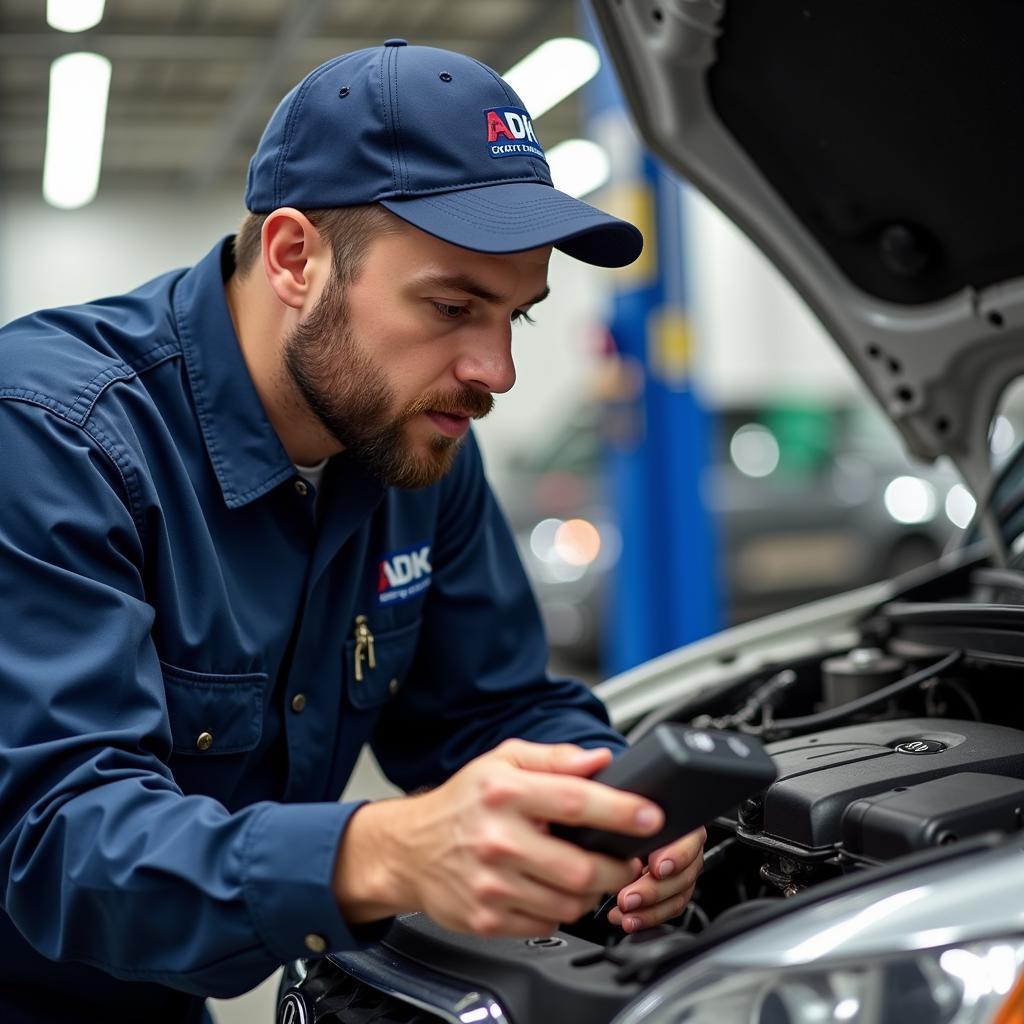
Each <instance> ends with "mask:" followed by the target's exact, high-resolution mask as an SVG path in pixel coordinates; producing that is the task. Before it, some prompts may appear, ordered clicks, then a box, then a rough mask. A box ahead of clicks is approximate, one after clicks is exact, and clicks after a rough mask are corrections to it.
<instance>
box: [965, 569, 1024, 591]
mask: <svg viewBox="0 0 1024 1024" xmlns="http://www.w3.org/2000/svg"><path fill="white" fill-rule="evenodd" d="M971 583H973V584H975V585H979V586H983V587H995V588H997V589H1001V590H1021V591H1024V572H1020V571H1019V570H1017V569H995V568H988V567H984V566H983V567H982V568H980V569H975V570H974V572H972V573H971Z"/></svg>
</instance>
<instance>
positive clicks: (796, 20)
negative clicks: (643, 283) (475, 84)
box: [592, 0, 1024, 499]
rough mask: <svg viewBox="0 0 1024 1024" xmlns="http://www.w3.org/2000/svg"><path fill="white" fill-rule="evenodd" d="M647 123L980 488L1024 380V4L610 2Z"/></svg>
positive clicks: (610, 17)
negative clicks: (1001, 408) (1002, 410)
mask: <svg viewBox="0 0 1024 1024" xmlns="http://www.w3.org/2000/svg"><path fill="white" fill-rule="evenodd" d="M592 5H593V8H594V11H595V14H596V17H597V21H598V24H599V26H600V29H601V31H602V35H603V37H604V41H605V43H606V46H607V49H608V52H609V54H610V56H611V58H612V60H613V62H614V64H615V66H616V70H617V72H618V76H619V79H620V81H621V83H622V86H623V88H624V91H625V94H626V97H627V101H628V103H629V105H630V107H631V108H632V112H633V115H634V117H635V118H636V121H637V124H638V126H639V129H640V132H641V134H642V135H643V137H644V139H645V140H646V142H647V143H648V145H649V146H650V147H651V149H652V150H653V151H654V152H655V153H656V154H657V155H658V156H659V157H661V158H662V159H663V160H664V161H665V162H666V163H667V164H668V165H669V166H671V167H672V168H674V169H676V170H677V171H679V172H680V173H681V174H683V175H684V176H685V177H686V178H687V179H688V180H689V181H690V182H692V183H693V184H694V185H695V186H696V187H697V188H698V189H700V190H701V191H702V192H703V193H705V194H706V195H707V196H708V197H709V198H710V199H711V200H712V201H713V202H714V203H715V204H716V205H717V206H718V207H719V208H720V209H721V210H722V211H723V212H724V213H726V214H727V215H728V216H729V217H730V218H732V219H733V220H734V221H735V222H736V223H737V224H738V225H739V226H740V227H741V228H742V229H743V230H744V231H745V232H746V233H747V234H748V235H749V236H750V237H751V238H752V239H753V240H754V242H755V243H756V244H757V245H759V246H760V247H761V249H763V250H764V252H765V253H766V254H767V255H768V257H769V258H770V259H771V260H772V261H773V262H774V263H775V265H776V266H777V267H778V268H779V270H780V271H781V272H782V273H783V274H784V275H785V276H786V277H787V278H788V279H789V280H790V282H792V284H793V285H794V287H795V288H796V289H797V291H798V292H799V293H800V294H801V295H802V296H803V297H804V299H805V300H806V301H807V302H808V304H809V305H810V306H811V308H812V309H813V310H814V311H815V313H816V314H817V315H818V317H819V318H820V319H821V320H822V322H823V323H824V325H825V327H826V328H827V330H828V331H829V332H830V333H831V334H832V336H833V337H834V338H835V340H836V342H837V343H838V344H839V346H840V347H841V348H842V350H843V351H844V352H845V353H846V356H847V358H848V359H849V360H850V362H851V363H852V364H853V366H854V368H855V369H856V371H857V372H858V373H859V374H860V376H861V377H862V378H863V379H864V381H865V382H866V383H867V386H868V387H869V388H870V390H871V391H872V392H873V394H874V395H875V397H876V398H877V399H878V401H879V403H880V404H881V406H882V407H883V408H884V409H885V410H886V411H887V412H888V414H889V416H890V418H891V419H892V420H893V422H894V423H895V424H896V427H897V428H898V430H899V431H900V433H901V434H902V436H903V438H904V439H905V441H906V444H907V446H908V448H909V449H910V451H911V452H913V453H914V454H915V455H917V456H918V457H920V458H923V459H926V460H932V459H934V458H936V457H937V456H939V455H943V454H945V455H949V456H950V457H951V458H952V459H953V461H954V462H955V463H956V465H957V467H958V469H959V470H960V472H961V473H962V474H963V476H964V479H965V481H966V482H967V483H968V485H969V486H970V487H971V488H972V490H974V492H975V494H977V495H978V497H979V499H983V498H984V496H985V493H986V491H987V489H988V486H989V483H990V478H991V475H992V470H991V463H990V454H989V444H988V435H989V426H990V423H991V420H992V417H993V414H994V412H995V409H996V405H997V403H998V401H999V398H1000V396H1001V394H1002V392H1003V390H1004V389H1005V387H1006V386H1007V384H1009V383H1010V382H1011V381H1012V380H1013V379H1014V378H1015V377H1017V376H1019V375H1020V374H1022V373H1024V344H1022V341H1024V173H1022V172H1024V137H1022V133H1021V132H1020V131H1019V129H1018V128H1017V125H1018V123H1019V119H1020V113H1021V111H1022V110H1024V64H1022V62H1021V60H1020V55H1019V49H1020V40H1021V39H1024V5H1020V4H1016V3H1007V2H1006V0H973V2H972V3H970V4H964V3H962V2H960V0H957V2H953V0H904V2H902V3H892V2H891V0H858V2H856V3H852V2H848V0H847V2H837V0H771V2H765V0H592Z"/></svg>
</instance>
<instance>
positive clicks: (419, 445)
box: [284, 220, 551, 488]
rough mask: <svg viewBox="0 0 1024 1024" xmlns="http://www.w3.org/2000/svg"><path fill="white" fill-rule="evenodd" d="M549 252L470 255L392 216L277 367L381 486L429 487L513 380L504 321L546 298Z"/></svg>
mask: <svg viewBox="0 0 1024 1024" xmlns="http://www.w3.org/2000/svg"><path fill="white" fill-rule="evenodd" d="M550 254H551V250H550V247H545V248H543V249H532V250H530V251H528V252H522V253H513V254H511V255H504V256H493V255H485V254H482V253H476V252H470V251H469V250H467V249H460V248H458V247H457V246H454V245H449V244H448V243H447V242H442V241H440V240H438V239H436V238H433V237H432V236H430V235H427V234H425V233H423V232H421V231H419V230H417V229H415V228H412V227H409V226H408V225H405V224H403V223H401V222H400V221H397V220H396V223H395V230H394V231H393V232H389V233H387V234H383V235H379V236H378V237H377V238H376V239H375V240H374V241H373V242H372V243H371V245H370V248H369V251H368V252H367V254H366V258H365V262H364V264H363V266H362V268H361V270H360V271H359V274H358V276H357V278H356V280H355V281H354V282H352V283H351V284H349V285H348V286H346V287H342V285H341V284H340V282H338V281H336V280H335V281H332V282H331V283H330V284H329V285H328V286H327V287H326V288H325V289H324V291H323V293H322V294H321V296H320V298H319V300H318V302H317V304H316V306H315V308H314V309H313V311H312V312H311V313H310V314H309V316H307V317H306V319H305V320H303V321H302V323H300V324H299V325H298V327H297V328H296V329H295V330H294V331H293V332H292V333H291V335H289V337H288V338H287V339H286V340H285V347H284V365H285V368H286V371H287V373H288V374H289V376H290V378H291V381H292V382H293V384H294V385H295V387H296V388H297V389H298V391H299V394H300V395H301V396H302V398H303V399H304V400H305V403H306V405H307V406H308V407H309V409H310V410H311V412H312V414H313V415H314V416H315V417H316V418H317V420H318V421H319V422H320V424H321V425H322V426H323V427H324V428H325V429H326V430H327V431H328V433H330V434H331V435H332V436H333V437H334V438H335V439H336V440H337V441H338V442H339V443H340V444H342V445H344V447H345V448H346V449H347V450H349V451H350V452H352V454H353V455H354V456H355V457H356V458H359V459H360V460H362V461H363V462H364V463H365V464H366V465H367V466H368V468H369V469H370V471H371V472H372V473H373V474H374V475H375V476H376V477H377V478H378V479H379V480H380V481H381V482H382V483H383V484H385V485H387V486H392V487H406V488H411V487H425V486H427V485H428V484H432V483H434V482H436V481H437V480H439V479H440V478H441V477H442V476H444V474H445V473H447V472H448V470H449V469H450V468H451V465H452V463H453V461H454V460H455V456H456V454H457V452H458V449H459V447H460V445H461V444H462V442H463V440H464V439H465V436H466V433H467V431H468V429H469V421H470V420H471V419H478V418H480V417H481V416H486V415H487V413H488V412H490V410H491V407H492V406H493V404H494V400H493V397H492V395H493V394H495V393H501V392H505V391H508V390H509V388H511V387H512V385H513V383H514V382H515V367H514V365H513V361H512V350H511V348H512V324H513V323H514V322H515V321H516V320H518V319H520V318H521V317H522V316H523V315H524V314H525V313H526V312H527V311H528V309H529V308H530V306H531V305H532V304H533V303H535V302H538V301H540V299H542V298H544V296H545V295H546V294H547V286H546V283H545V282H546V279H547V266H548V259H549V257H550Z"/></svg>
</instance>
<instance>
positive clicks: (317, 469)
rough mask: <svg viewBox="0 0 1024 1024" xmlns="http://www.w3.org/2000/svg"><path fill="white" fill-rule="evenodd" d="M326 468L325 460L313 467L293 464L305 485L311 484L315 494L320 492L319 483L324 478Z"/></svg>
mask: <svg viewBox="0 0 1024 1024" xmlns="http://www.w3.org/2000/svg"><path fill="white" fill-rule="evenodd" d="M326 468H327V460H326V459H321V460H320V461H319V462H318V463H317V464H316V465H315V466H300V465H299V464H298V463H297V462H296V463H295V469H296V471H297V472H298V474H299V476H301V477H302V478H303V479H304V480H305V481H306V482H307V483H310V484H312V485H313V486H314V487H315V488H316V490H317V493H319V491H320V482H321V481H322V480H323V478H324V470H325V469H326Z"/></svg>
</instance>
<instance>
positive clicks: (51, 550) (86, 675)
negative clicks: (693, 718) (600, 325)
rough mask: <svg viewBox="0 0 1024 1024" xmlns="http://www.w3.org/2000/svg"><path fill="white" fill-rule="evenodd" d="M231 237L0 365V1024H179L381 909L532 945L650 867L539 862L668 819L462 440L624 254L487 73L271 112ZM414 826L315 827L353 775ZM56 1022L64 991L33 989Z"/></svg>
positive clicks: (2, 355)
mask: <svg viewBox="0 0 1024 1024" xmlns="http://www.w3.org/2000/svg"><path fill="white" fill-rule="evenodd" d="M246 200H247V206H248V208H249V210H250V211H252V215H251V216H250V217H249V218H248V220H247V221H246V222H245V224H243V227H242V230H241V231H240V233H239V236H238V237H237V238H236V239H235V240H234V241H233V242H232V240H230V239H229V240H226V241H225V242H222V243H220V244H219V245H217V246H216V247H215V248H214V250H213V251H212V252H211V253H210V254H209V255H208V256H207V257H206V258H205V259H204V260H203V261H202V262H200V263H199V264H198V265H197V266H196V267H194V268H192V269H191V270H189V271H188V272H174V273H171V274H168V275H166V276H164V277H161V278H158V279H157V280H155V281H153V282H150V283H149V284H146V285H144V286H142V287H141V288H139V289H138V290H137V291H135V292H132V293H130V294H129V295H125V296H120V297H115V298H111V299H106V300H102V301H98V302H94V303H91V304H89V305H85V306H79V307H73V308H68V309H60V310H49V311H43V312H40V313H38V314H35V315H33V316H30V317H26V318H24V319H22V320H20V321H17V322H15V323H14V324H12V325H10V326H9V327H8V328H7V329H6V330H5V331H4V333H3V337H2V339H0V461H2V465H3V470H4V473H5V479H6V481H7V488H6V492H5V495H4V499H3V505H2V514H0V564H2V567H3V568H2V572H0V587H2V590H3V608H4V629H3V632H2V636H0V701H2V707H0V815H2V818H0V837H2V838H0V869H2V879H3V893H4V903H3V906H4V910H5V911H6V916H2V917H0V949H3V951H4V955H3V957H2V958H0V1019H2V1020H4V1021H5V1022H11V1021H17V1020H32V1021H34V1022H40V1021H59V1020H61V1021H62V1020H81V1019H99V1018H100V1017H101V1015H102V1016H103V1019H118V1020H146V1021H150V1022H152V1021H164V1020H166V1021H171V1020H175V1021H184V1020H197V1019H200V1017H201V1015H202V1012H203V1010H202V1001H201V997H203V996H207V995H228V994H235V993H238V992H241V991H244V990H245V989H247V988H249V987H251V986H252V985H253V984H255V983H256V982H258V981H259V980H260V979H261V978H263V977H264V976H265V975H266V974H268V973H269V972H270V971H271V970H273V969H274V967H275V966H276V965H278V964H279V963H281V962H284V961H286V960H289V959H292V958H294V957H297V956H304V955H306V956H308V955H310V954H320V953H323V952H325V951H326V950H329V949H340V948H346V947H348V948H351V947H354V946H357V945H358V944H360V943H361V942H365V941H368V940H371V939H373V938H374V937H375V936H376V935H377V934H379V933H380V932H381V930H382V928H383V927H384V926H386V923H387V920H388V918H389V917H390V916H391V915H393V914H395V913H397V912H400V911H407V910H423V911H426V912H427V913H429V914H430V915H432V916H433V917H434V918H435V919H436V920H437V921H439V922H441V923H442V924H445V925H448V926H450V927H452V928H457V929H461V930H465V931H471V932H476V933H479V934H481V935H524V936H526V935H538V934H544V933H547V932H550V931H551V930H552V929H553V928H554V927H556V926H557V924H558V923H559V922H564V921H570V920H573V919H575V918H576V917H578V916H580V915H581V914H583V913H584V912H586V911H587V910H589V909H592V908H593V906H594V905H595V903H596V902H597V900H598V898H599V896H600V894H602V893H604V892H617V893H618V899H617V907H616V909H615V910H613V911H612V914H611V919H612V921H613V923H615V924H617V925H621V926H622V927H623V928H624V929H625V930H627V931H635V930H638V929H640V928H644V927H648V926H650V925H652V924H654V923H656V922H658V921H661V920H664V919H666V918H667V917H669V916H672V915H674V914H676V913H678V912H679V911H680V910H681V909H682V907H683V906H684V905H685V903H686V901H687V899H688V898H689V895H690V893H691V892H692V889H693V885H694V881H695V879H696V875H697V872H698V871H699V869H700V864H701V854H700V850H701V843H702V840H703V835H702V834H694V835H691V836H688V837H683V838H681V839H680V840H679V841H678V842H675V843H673V844H671V845H670V846H669V847H667V848H665V849H663V850H661V851H658V852H657V853H656V854H654V855H652V857H651V858H650V862H649V864H648V865H647V866H646V867H647V869H648V870H647V871H646V873H644V874H641V868H642V865H640V864H639V862H635V863H633V864H626V863H622V862H619V861H615V860H612V859H610V858H607V857H602V856H598V855H594V854H588V853H586V852H584V851H582V850H580V849H578V848H576V847H574V846H572V845H571V844H569V843H565V842H562V841H560V840H557V839H555V838H553V837H552V836H551V835H549V834H548V830H547V825H548V824H549V823H551V822H566V823H578V824H587V825H593V826H597V827H603V828H607V829H613V830H616V831H620V832H626V833H631V834H635V835H646V834H652V833H653V832H655V831H656V830H657V829H658V828H659V826H660V823H661V820H662V816H661V812H660V809H658V808H657V807H656V806H655V805H653V804H650V803H649V802H647V801H645V800H642V799H640V798H637V797H633V796H632V795H628V794H623V793H619V792H616V791H614V790H611V789H609V788H608V787H604V786H600V785H598V784H597V783H594V782H592V781H590V780H588V779H587V776H589V775H592V774H593V773H594V772H595V771H597V770H599V769H600V768H601V767H602V766H603V765H605V764H607V763H608V761H609V759H610V758H611V756H612V754H613V752H614V751H617V750H620V749H621V748H622V746H623V741H622V739H621V737H620V736H619V735H618V734H617V733H615V732H614V731H613V730H611V729H610V728H609V726H608V724H607V719H606V717H605V715H604V712H603V709H602V708H601V706H600V705H599V704H598V702H597V701H596V700H595V699H594V698H593V697H592V696H591V695H590V694H589V693H588V692H587V691H586V690H585V689H584V688H583V687H581V686H579V685H577V684H575V683H571V682H569V681H565V680H552V679H550V678H548V677H547V675H546V671H545V664H546V650H545V645H544V641H543V635H542V630H541V626H540V622H539V619H538V615H537V611H536V608H535V606H534V604H533V601H532V598H531V596H530V593H529V588H528V585H527V583H526V581H525V578H524V575H523V572H522V569H521V567H520V565H519V563H518V560H517V557H516V554H515V549H514V546H513V542H512V540H511V538H510V537H509V534H508V531H507V528H506V526H505V524H504V522H503V520H502V517H501V515H500V513H499V512H498V510H497V508H496V506H495V503H494V499H493V497H492V495H491V493H490V491H489V489H488V487H487V484H486V482H485V480H484V477H483V472H482V468H481V463H480V456H479V453H478V451H477V448H476V445H475V442H474V441H473V438H472V435H471V434H470V433H469V432H468V427H469V422H470V420H471V419H473V418H476V417H479V416H483V415H485V414H486V413H487V411H488V410H489V409H490V407H491V403H492V397H491V396H492V394H493V393H500V392H504V391H507V390H508V389H509V388H510V387H511V386H512V384H513V380H514V369H513V364H512V357H511V351H510V349H511V324H512V322H513V321H515V320H518V319H520V318H525V317H526V316H527V315H528V312H529V310H530V308H531V307H532V306H533V304H534V303H536V302H539V301H540V300H541V299H542V298H543V297H544V295H545V294H546V291H547V285H546V270H547V263H548V257H549V253H550V248H551V246H552V245H556V246H558V247H560V248H562V249H563V250H564V251H566V252H568V253H570V254H572V255H574V256H577V257H579V258H581V259H585V260H588V261H590V262H593V263H598V264H603V265H617V264H623V263H627V262H629V261H631V260H632V259H634V258H635V257H636V256H637V255H638V253H639V250H640V246H641V240H640V237H639V233H638V232H637V231H636V230H635V228H633V227H631V226H630V225H627V224H624V223H623V222H621V221H617V220H615V219H614V218H611V217H608V216H606V215H604V214H601V213H599V212H598V211H596V210H593V209H592V208H590V207H588V206H586V205H585V204H583V203H579V202H577V201H576V200H573V199H571V198H569V197H568V196H565V195H562V194H560V193H558V192H556V191H555V190H554V189H553V188H552V187H551V184H550V179H549V176H548V169H547V165H546V162H545V159H544V155H543V151H542V149H541V147H540V144H539V143H538V142H537V141H536V138H535V134H534V132H533V128H532V125H531V122H530V119H529V115H528V114H527V112H526V111H525V110H523V109H522V105H521V103H520V101H519V99H518V98H517V97H516V96H515V95H514V94H513V93H512V92H511V90H509V88H508V87H507V86H506V85H505V84H504V83H503V82H502V81H501V79H500V78H498V76H496V75H495V74H494V73H493V72H492V71H491V70H490V69H488V68H485V67H484V66H483V65H480V64H478V63H477V62H475V61H472V60H469V59H468V58H465V57H462V56H459V55H457V54H454V53H449V52H446V51H441V50H434V49H428V48H419V47H407V46H406V45H405V44H404V42H402V41H401V40H391V41H389V42H388V43H387V44H385V45H384V46H383V47H376V48H373V49H369V50H363V51H359V52H357V53H353V54H349V55H346V56H344V57H341V58H338V59H336V60H334V61H331V62H329V63H328V64H325V65H323V66H322V67H320V68H318V69H317V70H316V71H314V72H313V73H312V74H311V75H309V76H308V77H307V78H306V79H305V80H304V81H303V82H302V83H301V84H300V85H299V86H298V87H297V88H296V89H295V90H293V92H292V93H290V94H289V95H288V96H287V97H286V98H285V100H284V101H283V102H282V104H281V106H280V107H279V109H278V110H277V112H276V113H275V114H274V116H273V118H272V119H271V121H270V123H269V125H268V127H267V130H266V132H265V134H264V136H263V139H262V141H261V142H260V145H259V148H258V149H257V152H256V154H255V156H254V158H253V160H252V163H251V165H250V171H249V181H248V187H247V191H246ZM366 741H370V742H372V744H373V746H374V749H375V751H376V753H377V755H378V757H379V759H380V762H381V764H382V765H383V767H384V769H385V771H386V772H387V773H388V775H389V776H390V777H391V778H392V779H393V780H394V781H395V782H396V783H397V784H399V785H400V786H402V787H403V788H405V789H406V790H410V791H411V790H416V789H422V788H423V787H433V788H427V789H426V791H425V792H420V793H418V794H417V795H413V796H409V797H406V798H404V799H396V800H390V801H381V802H378V803H369V804H366V803H364V804H340V803H338V802H337V798H338V795H339V793H340V792H341V789H342V788H343V786H344V783H345V781H346V779H347V778H348V775H349V773H350V771H351V768H352V765H353V762H354V761H355V758H356V756H357V754H358V752H359V750H360V748H361V746H362V745H363V743H364V742H366ZM57 993H59V995H58V994H57Z"/></svg>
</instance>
